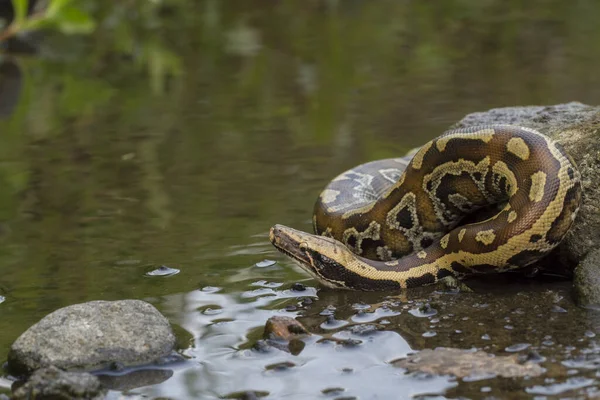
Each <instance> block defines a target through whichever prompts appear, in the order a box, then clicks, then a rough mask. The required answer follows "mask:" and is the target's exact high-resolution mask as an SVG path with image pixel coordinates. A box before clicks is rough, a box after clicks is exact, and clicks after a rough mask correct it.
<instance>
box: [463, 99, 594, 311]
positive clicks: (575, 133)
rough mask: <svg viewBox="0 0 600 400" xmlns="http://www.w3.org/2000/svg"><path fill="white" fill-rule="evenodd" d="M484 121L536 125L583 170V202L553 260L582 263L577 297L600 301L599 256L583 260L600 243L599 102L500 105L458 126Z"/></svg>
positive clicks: (569, 264) (584, 302) (570, 264)
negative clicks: (597, 105)
mask: <svg viewBox="0 0 600 400" xmlns="http://www.w3.org/2000/svg"><path fill="white" fill-rule="evenodd" d="M485 124H513V125H520V126H524V127H528V128H533V129H536V130H538V131H540V132H541V133H543V134H546V135H548V136H550V137H552V138H554V139H555V140H557V141H558V142H559V143H561V144H562V145H563V146H564V148H565V149H566V150H567V152H568V153H569V154H570V155H571V156H572V157H573V160H574V161H575V163H576V164H577V166H578V167H579V171H580V172H581V176H582V186H583V202H582V205H581V208H580V210H579V214H578V216H577V219H576V220H575V223H574V224H573V226H572V228H571V230H570V231H569V233H568V234H567V235H566V237H565V239H564V241H563V243H562V244H561V245H560V246H559V248H558V249H557V250H555V253H554V257H553V258H552V259H551V260H556V261H558V262H560V263H561V264H563V265H565V266H566V267H567V268H568V269H570V270H572V269H573V268H574V267H575V266H576V265H578V264H579V266H578V268H577V270H576V272H575V274H576V275H575V281H574V289H575V293H576V295H577V298H578V301H579V303H580V304H582V305H588V306H589V305H599V306H600V290H598V287H600V285H599V284H600V262H598V261H600V260H599V259H598V256H592V255H590V258H589V259H586V260H585V261H583V262H581V261H582V260H584V258H585V257H586V255H587V254H588V253H589V252H590V251H592V250H595V249H598V248H600V184H598V182H600V134H599V133H600V107H592V106H588V105H585V104H581V103H575V102H574V103H568V104H559V105H555V106H547V107H545V106H532V107H506V108H496V109H492V110H489V111H486V112H480V113H473V114H469V115H467V116H466V117H465V118H463V119H462V120H461V121H460V122H458V124H456V126H455V127H457V128H458V127H467V126H473V125H485ZM550 262H552V261H550ZM554 263H555V264H557V262H554Z"/></svg>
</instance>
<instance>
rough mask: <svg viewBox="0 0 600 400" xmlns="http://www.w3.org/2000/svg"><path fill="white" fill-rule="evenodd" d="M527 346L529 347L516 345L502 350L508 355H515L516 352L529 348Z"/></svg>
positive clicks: (522, 344) (523, 344) (528, 344)
mask: <svg viewBox="0 0 600 400" xmlns="http://www.w3.org/2000/svg"><path fill="white" fill-rule="evenodd" d="M529 346H531V344H530V343H516V344H513V345H510V346H508V347H506V348H504V350H505V351H508V352H509V353H516V352H518V351H523V350H525V349H527V348H529Z"/></svg>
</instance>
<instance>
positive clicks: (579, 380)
mask: <svg viewBox="0 0 600 400" xmlns="http://www.w3.org/2000/svg"><path fill="white" fill-rule="evenodd" d="M594 382H595V381H594V380H593V379H589V378H584V377H573V378H569V379H567V380H566V381H565V382H563V383H553V384H550V385H546V386H542V385H536V386H532V387H528V388H525V391H526V392H527V393H529V394H540V395H543V396H552V395H558V394H561V393H564V392H566V391H569V390H575V389H581V388H584V387H587V386H591V385H593V384H594Z"/></svg>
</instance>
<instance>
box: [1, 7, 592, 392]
mask: <svg viewBox="0 0 600 400" xmlns="http://www.w3.org/2000/svg"><path fill="white" fill-rule="evenodd" d="M144 3H148V4H145V5H144ZM152 4H154V3H152ZM152 4H150V2H140V4H136V3H134V2H130V3H127V2H122V3H119V4H113V3H110V4H109V3H106V4H104V3H103V2H100V4H96V5H93V6H92V5H90V8H91V9H93V12H94V13H96V15H97V16H98V18H99V22H100V23H99V30H98V31H97V32H96V33H95V34H93V35H92V36H91V37H87V38H85V37H60V36H57V35H47V36H46V37H45V38H44V39H43V40H42V41H41V43H40V44H39V50H38V52H37V54H26V55H24V54H21V55H14V54H4V55H2V58H1V63H2V65H1V67H0V74H1V76H2V77H1V79H0V91H1V96H0V98H1V99H2V101H0V116H1V119H0V141H1V145H0V184H1V185H2V190H1V191H0V270H1V271H2V275H1V276H2V278H1V279H0V296H3V297H4V298H5V301H4V302H3V303H1V304H0V316H1V318H2V329H0V350H1V351H0V355H4V356H5V355H6V353H7V350H8V348H9V346H10V344H11V343H12V342H13V341H14V340H15V339H16V338H17V337H18V335H20V334H21V333H22V332H23V331H24V330H25V329H27V328H28V327H29V326H31V325H32V324H33V323H35V322H36V321H38V320H39V319H40V318H41V317H43V316H44V315H46V314H47V313H49V312H51V311H53V310H55V309H57V308H60V307H63V306H67V305H70V304H74V303H79V302H84V301H89V300H97V299H104V300H112V299H125V298H137V299H145V300H147V301H150V302H151V303H152V304H154V305H156V307H158V308H159V309H160V310H161V311H162V312H163V313H164V314H165V315H166V316H167V317H168V318H169V319H170V321H171V322H172V323H173V324H174V325H175V326H176V327H177V329H178V331H179V332H180V336H181V340H180V342H181V343H180V346H181V347H182V349H181V353H182V354H184V355H185V356H186V357H189V360H188V361H189V362H187V363H184V364H183V365H178V366H175V367H173V371H174V373H173V376H172V377H171V378H170V379H167V380H164V381H163V382H161V383H157V384H154V385H149V386H145V387H143V388H136V389H132V390H130V391H129V394H130V395H131V396H133V397H135V395H144V396H147V397H149V398H154V397H168V398H177V399H180V398H181V399H186V398H220V397H227V396H229V397H232V396H233V397H235V396H238V397H240V396H242V394H243V393H245V392H246V391H255V392H256V393H257V395H261V396H266V397H265V398H273V399H276V398H287V399H305V398H321V397H322V398H336V397H337V398H344V397H346V398H352V396H354V397H356V398H360V399H370V398H380V399H387V398H410V397H411V396H416V397H418V398H436V397H435V396H447V397H458V396H465V397H470V398H480V397H485V396H490V397H496V398H506V397H508V396H509V395H510V396H512V397H513V398H519V397H522V398H530V397H534V396H541V397H540V398H543V396H552V395H560V396H563V397H577V396H579V397H584V396H586V395H591V394H595V393H596V392H597V391H598V387H599V386H598V385H599V383H598V379H597V377H596V369H597V365H598V354H599V352H600V347H599V346H598V342H597V340H596V336H595V335H596V334H599V333H600V332H599V331H598V328H599V319H598V314H597V313H596V312H594V311H587V310H582V309H578V308H576V307H575V306H574V305H573V304H572V302H571V299H570V293H569V283H568V282H560V281H558V282H556V281H550V282H548V281H545V282H536V281H526V282H520V281H517V280H512V279H508V280H506V281H505V280H492V281H491V282H483V283H476V284H474V289H475V292H474V293H471V294H465V293H461V294H453V293H438V292H432V291H427V290H425V291H415V292H413V293H409V294H390V293H384V294H364V293H351V292H338V291H331V290H321V289H320V288H319V287H318V286H317V285H316V282H314V281H313V280H311V279H310V278H308V277H307V276H306V275H305V274H303V273H302V272H300V271H299V270H297V269H296V268H295V267H294V266H293V265H292V264H291V263H290V262H289V261H288V260H287V259H285V258H284V257H283V256H281V255H280V254H278V253H277V252H276V251H275V250H274V249H273V248H272V247H271V246H270V244H269V243H268V240H267V232H268V229H269V227H270V226H271V225H273V224H275V223H283V224H286V225H290V226H293V227H296V228H299V229H304V230H309V229H310V220H311V211H312V206H313V203H314V200H315V199H316V197H317V195H318V193H319V192H320V190H321V189H322V188H323V187H324V186H325V184H326V183H327V182H328V181H329V180H330V179H331V178H332V177H334V176H335V175H337V174H338V173H340V172H342V171H344V170H345V169H347V168H350V167H352V166H354V165H356V164H358V163H362V162H366V161H369V160H374V159H378V158H385V157H396V156H399V155H403V154H404V153H406V151H408V150H409V149H411V148H413V147H415V146H419V145H421V144H423V143H424V142H425V141H427V140H429V139H431V138H433V137H435V136H437V135H439V134H440V133H441V132H443V131H444V129H447V128H448V127H449V126H450V125H451V124H453V123H455V122H456V121H458V120H459V119H460V118H462V117H463V116H464V115H465V114H467V113H470V112H474V111H482V110H486V109H489V108H492V107H501V106H512V105H527V104H555V103H561V102H568V101H573V100H576V101H581V102H585V103H590V104H598V103H599V102H600V90H599V89H598V88H599V87H600V78H599V76H598V74H597V66H598V65H599V64H600V52H599V51H598V49H597V48H596V47H595V46H594V45H593V44H594V43H597V42H598V40H596V39H600V27H599V25H598V24H597V18H596V16H597V15H599V14H600V4H599V3H597V2H595V1H591V0H590V1H576V2H568V3H567V2H563V1H558V0H557V1H541V0H540V1H529V2H521V1H506V0H503V1H486V2H463V1H447V2H444V3H443V4H433V3H431V4H430V3H429V2H422V1H392V0H389V1H378V2H366V1H344V2H341V1H280V2H270V1H260V0H254V1H247V0H245V1H241V0H238V1H233V0H232V1H227V2H223V1H217V0H213V1H210V0H206V1H170V2H165V3H164V4H163V5H162V6H153V5H152ZM157 4H158V2H157ZM135 10H137V11H135ZM264 259H271V260H274V261H277V262H276V263H275V264H274V265H271V266H267V267H264V268H259V267H257V266H255V264H256V263H257V262H260V261H262V260H264ZM163 265H164V266H166V267H169V268H176V269H179V270H180V272H179V273H178V274H176V275H172V276H165V277H161V276H147V275H146V274H147V273H148V272H150V271H153V270H155V269H157V268H159V267H161V266H163ZM294 282H302V283H303V284H305V285H306V286H307V290H306V291H303V292H298V291H294V290H291V286H292V284H293V283H294ZM423 304H429V305H430V306H431V307H432V308H433V309H435V310H436V313H435V314H433V315H429V313H425V315H422V314H421V313H420V312H419V308H420V307H422V305H423ZM272 315H288V316H296V317H298V319H299V320H300V321H302V322H303V323H304V324H305V325H306V326H307V327H308V328H309V330H311V331H312V332H314V333H315V336H313V337H311V338H310V339H307V340H306V345H305V348H304V350H303V351H302V352H301V353H300V354H299V355H297V356H293V355H291V354H288V353H284V352H281V351H278V350H272V351H269V352H260V351H256V350H253V349H252V348H253V345H254V344H255V343H256V341H257V340H258V339H259V338H260V336H261V334H262V330H261V327H262V326H263V325H264V322H265V321H266V319H267V318H268V317H270V316H272ZM186 332H187V333H186ZM330 337H337V338H341V339H352V340H350V341H347V342H348V343H351V345H348V344H347V345H343V344H339V343H335V342H332V341H330V340H329V341H328V340H321V339H327V338H330ZM352 343H353V344H352ZM526 345H528V346H526ZM436 346H448V347H458V348H464V349H469V348H478V349H483V350H485V351H488V352H490V353H493V354H498V355H506V354H510V353H513V352H515V351H517V352H522V353H524V354H527V353H528V352H530V351H535V352H536V353H538V354H539V355H540V356H541V357H543V358H544V361H542V363H541V365H542V366H543V367H544V368H546V370H547V371H546V373H545V375H544V376H542V377H541V378H535V379H492V378H488V379H475V378H474V379H465V380H460V379H459V380H457V379H454V378H450V377H433V376H426V375H423V374H415V373H412V374H406V373H405V371H404V370H402V369H400V368H397V367H395V366H394V365H393V363H392V361H394V360H395V359H398V358H401V357H405V356H406V355H407V354H409V353H411V352H414V351H417V350H420V349H424V348H435V347H436ZM514 346H516V347H514ZM507 349H508V350H507ZM4 356H3V357H4ZM0 358H1V357H0ZM2 382H3V386H4V387H7V385H10V382H9V381H8V380H5V381H2ZM419 396H420V397H419Z"/></svg>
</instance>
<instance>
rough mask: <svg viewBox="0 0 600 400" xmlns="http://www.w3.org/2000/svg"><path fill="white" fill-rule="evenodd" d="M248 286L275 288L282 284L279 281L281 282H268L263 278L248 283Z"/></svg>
mask: <svg viewBox="0 0 600 400" xmlns="http://www.w3.org/2000/svg"><path fill="white" fill-rule="evenodd" d="M250 286H260V287H265V288H271V289H275V288H278V287H281V286H283V283H281V282H268V281H265V280H260V281H256V282H252V283H251V284H250Z"/></svg>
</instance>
